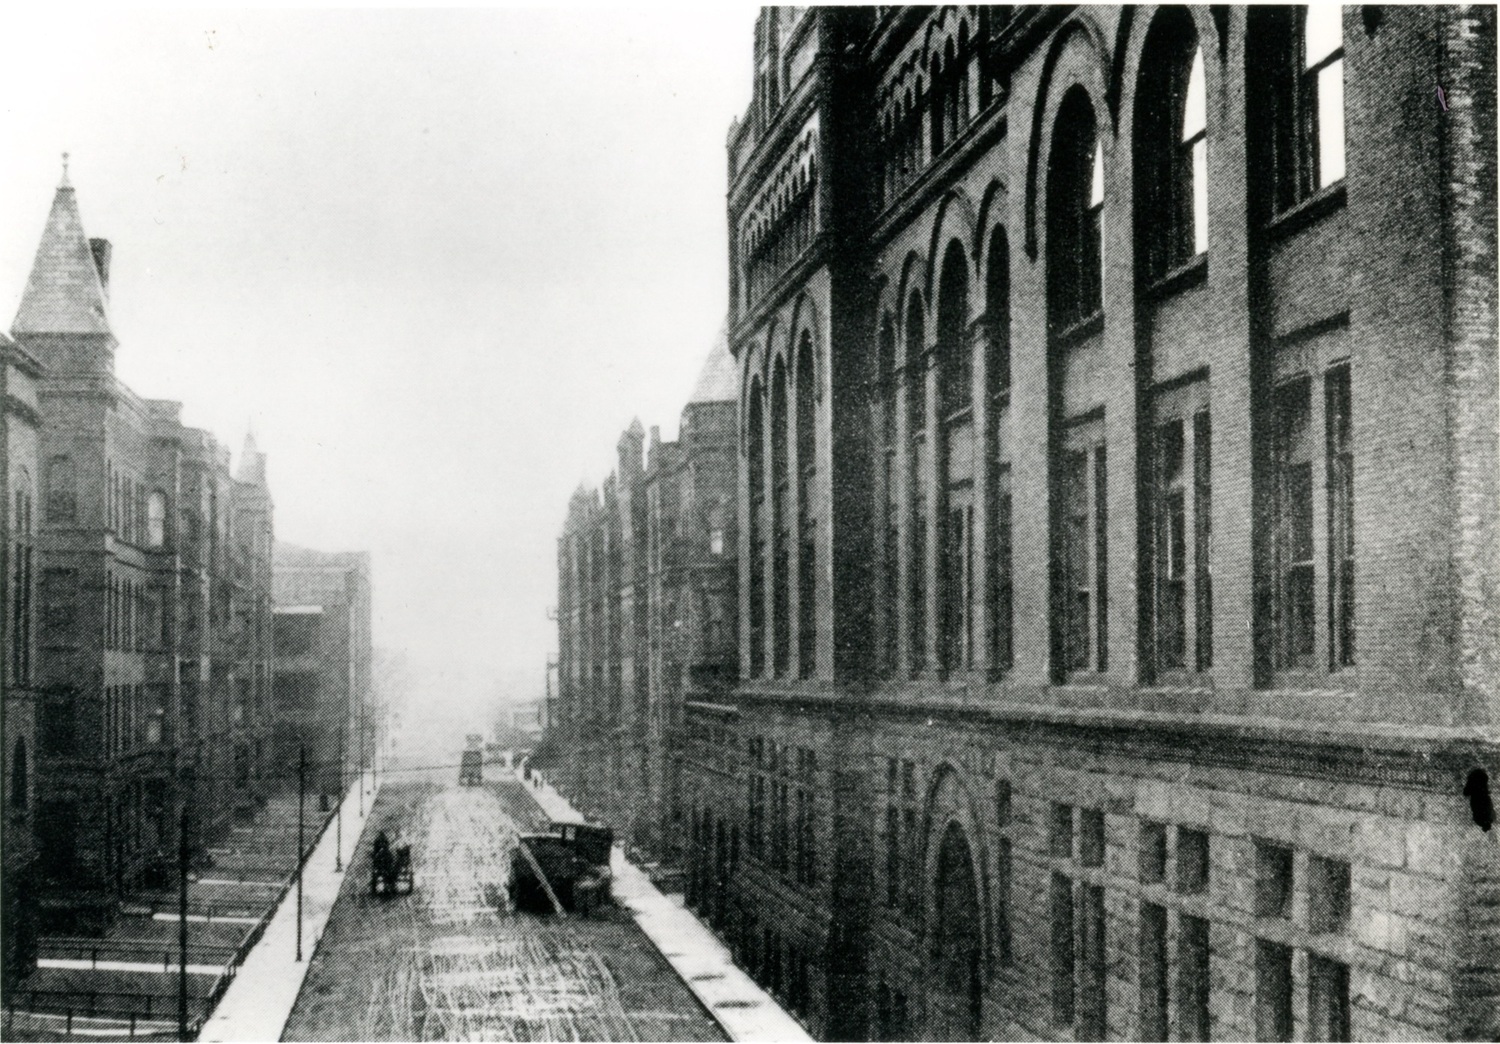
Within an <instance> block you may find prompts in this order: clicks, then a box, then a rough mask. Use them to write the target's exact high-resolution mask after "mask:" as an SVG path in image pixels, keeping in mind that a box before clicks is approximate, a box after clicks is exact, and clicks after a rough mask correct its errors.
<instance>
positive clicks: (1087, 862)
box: [1078, 808, 1104, 866]
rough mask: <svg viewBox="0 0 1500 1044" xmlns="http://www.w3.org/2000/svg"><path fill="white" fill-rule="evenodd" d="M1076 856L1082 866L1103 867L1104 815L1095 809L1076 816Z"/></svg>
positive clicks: (1084, 810)
mask: <svg viewBox="0 0 1500 1044" xmlns="http://www.w3.org/2000/svg"><path fill="white" fill-rule="evenodd" d="M1078 855H1079V860H1080V861H1081V862H1082V863H1083V865H1084V866H1103V865H1104V813H1103V812H1102V811H1101V810H1099V809H1097V808H1086V809H1083V810H1082V811H1080V812H1079V814H1078Z"/></svg>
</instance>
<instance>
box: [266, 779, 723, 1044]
mask: <svg viewBox="0 0 1500 1044" xmlns="http://www.w3.org/2000/svg"><path fill="white" fill-rule="evenodd" d="M488 771H489V773H490V774H491V775H494V774H496V773H498V772H499V771H500V770H499V769H498V768H494V767H488ZM546 823H547V819H546V817H545V815H543V813H542V812H541V810H540V808H539V807H538V806H537V804H536V802H535V801H534V800H533V799H532V798H531V797H530V796H529V795H528V794H527V792H526V789H525V788H524V787H523V786H522V785H521V784H520V783H519V782H517V781H516V780H515V779H514V778H513V777H510V776H509V774H506V775H505V776H504V777H503V778H501V779H500V780H492V781H490V782H487V783H486V784H484V785H483V786H479V787H461V786H459V785H458V783H457V772H456V770H454V769H445V770H432V771H425V772H413V773H402V772H400V771H399V770H398V771H395V772H392V773H391V774H390V775H389V776H387V777H386V780H385V782H384V783H383V785H382V787H381V790H380V796H379V799H378V801H377V802H376V805H375V807H374V809H373V810H372V814H371V818H370V822H369V828H368V829H367V831H366V833H365V836H364V837H363V838H361V839H360V842H359V846H358V848H357V849H356V850H355V851H354V853H353V855H352V857H351V858H350V860H349V863H348V866H347V871H348V872H347V876H346V879H345V881H344V883H343V886H342V888H341V890H340V893H339V899H338V905H337V906H336V907H335V908H334V911H333V915H332V917H331V919H330V920H329V922H328V926H327V928H326V930H325V933H324V935H323V938H322V940H321V942H320V943H319V945H318V947H317V950H316V953H315V954H314V956H313V958H312V963H311V966H310V967H309V969H308V975H307V979H306V982H305V983H304V985H303V988H302V993H301V995H300V996H299V997H298V1000H297V1003H296V1006H295V1007H294V1008H293V1010H292V1015H291V1018H290V1020H289V1021H288V1023H287V1026H286V1028H285V1031H284V1033H283V1039H286V1040H703V1041H708V1040H723V1039H725V1037H724V1034H723V1031H722V1030H721V1029H720V1028H719V1026H718V1024H717V1023H716V1022H714V1021H713V1020H712V1019H711V1018H710V1017H709V1016H708V1014H707V1013H706V1012H705V1011H704V1009H703V1007H702V1006H701V1005H700V1004H699V1003H698V1001H697V1000H696V999H695V998H694V997H693V995H692V993H691V992H690V991H689V990H688V988H687V987H686V985H685V984H684V983H683V982H682V980H681V979H680V978H679V977H678V976H677V975H676V973H674V972H673V971H672V969H671V968H670V966H668V964H667V963H666V961H665V960H664V959H663V958H662V957H661V955H660V954H659V953H658V952H657V951H656V949H655V948H654V947H653V946H652V945H651V943H650V942H649V941H648V940H647V939H646V937H645V936H644V935H643V934H642V933H641V931H640V929H639V928H637V927H636V925H635V923H634V922H633V921H632V920H631V919H630V917H629V916H628V914H627V913H626V912H624V911H623V910H620V909H619V908H617V907H613V906H610V907H607V908H605V909H603V910H601V911H596V912H595V913H594V914H593V915H591V916H590V917H587V918H583V917H579V916H576V915H571V914H570V915H567V916H536V915H532V914H527V913H518V912H515V911H514V910H512V909H511V908H510V902H509V897H508V895H507V893H506V887H505V885H506V879H507V877H508V875H509V871H510V852H511V850H512V848H513V847H514V844H515V837H516V835H517V834H518V833H525V832H529V831H534V830H542V829H545V827H546ZM380 830H384V831H385V832H386V834H387V836H388V837H389V838H390V841H391V843H392V845H400V844H410V845H411V847H412V863H413V872H414V877H415V889H414V891H413V892H412V894H411V895H409V896H393V897H376V896H371V895H370V892H369V878H370V846H371V842H372V839H373V838H374V836H375V834H376V832H377V831H380Z"/></svg>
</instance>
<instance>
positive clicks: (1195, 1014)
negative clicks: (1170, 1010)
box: [1151, 914, 1213, 1040]
mask: <svg viewBox="0 0 1500 1044" xmlns="http://www.w3.org/2000/svg"><path fill="white" fill-rule="evenodd" d="M1177 926H1178V927H1177V1019H1178V1023H1179V1033H1180V1034H1181V1039H1183V1040H1209V1039H1211V1038H1210V1032H1209V1031H1210V1026H1209V1009H1208V993H1209V989H1210V987H1211V986H1212V981H1213V980H1212V979H1211V978H1210V977H1209V967H1208V962H1209V945H1208V922H1207V921H1205V920H1203V919H1202V918H1201V917H1192V916H1190V915H1188V914H1182V915H1181V916H1180V917H1179V918H1178V922H1177ZM1151 1039H1153V1040H1156V1039H1161V1040H1165V1039H1166V1038H1165V1037H1161V1038H1155V1037H1153V1038H1151Z"/></svg>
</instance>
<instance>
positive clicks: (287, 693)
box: [272, 541, 385, 802]
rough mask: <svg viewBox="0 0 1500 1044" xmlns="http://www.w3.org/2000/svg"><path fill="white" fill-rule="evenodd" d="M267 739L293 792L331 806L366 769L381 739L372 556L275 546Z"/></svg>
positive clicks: (381, 721)
mask: <svg viewBox="0 0 1500 1044" xmlns="http://www.w3.org/2000/svg"><path fill="white" fill-rule="evenodd" d="M273 570H274V572H273V584H274V592H275V609H274V614H275V637H274V642H275V649H276V660H275V680H274V682H273V691H274V699H273V705H274V720H275V725H274V735H273V736H272V749H274V751H275V757H276V761H277V764H278V765H280V766H281V767H282V771H283V772H285V773H287V775H288V778H289V779H290V781H291V785H292V786H294V787H295V786H296V773H297V765H298V760H299V758H300V757H301V754H302V751H303V750H305V751H306V753H307V787H308V792H309V793H312V794H318V795H323V796H325V797H326V798H327V800H328V801H329V802H332V801H333V800H334V798H335V796H336V795H340V794H342V793H343V792H344V790H345V789H346V788H347V787H348V786H349V785H350V781H351V780H352V779H353V778H354V774H357V773H359V772H360V771H361V770H362V769H363V768H365V767H368V766H369V765H371V764H373V762H374V759H375V755H376V753H377V751H379V749H380V743H381V740H382V738H383V730H382V725H383V723H384V720H385V715H384V711H383V710H382V709H381V708H380V707H378V706H377V705H376V692H375V687H374V684H373V680H372V673H373V663H374V647H373V645H372V642H371V632H370V555H369V552H366V551H334V552H329V551H314V550H312V549H310V548H305V547H298V546H297V545H295V544H288V543H286V542H285V541H280V542H278V543H277V544H276V551H275V558H274V566H273Z"/></svg>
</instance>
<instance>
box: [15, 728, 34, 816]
mask: <svg viewBox="0 0 1500 1044" xmlns="http://www.w3.org/2000/svg"><path fill="white" fill-rule="evenodd" d="M30 785H31V773H30V766H28V765H27V763H26V739H25V738H24V737H22V738H21V739H18V740H16V750H15V753H14V754H12V755H11V759H10V805H11V807H12V808H14V809H15V810H16V811H17V812H25V811H26V808H27V806H28V805H29V804H30V803H31V792H30V789H29V788H30Z"/></svg>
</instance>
